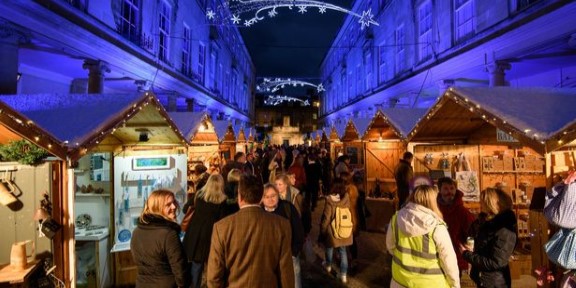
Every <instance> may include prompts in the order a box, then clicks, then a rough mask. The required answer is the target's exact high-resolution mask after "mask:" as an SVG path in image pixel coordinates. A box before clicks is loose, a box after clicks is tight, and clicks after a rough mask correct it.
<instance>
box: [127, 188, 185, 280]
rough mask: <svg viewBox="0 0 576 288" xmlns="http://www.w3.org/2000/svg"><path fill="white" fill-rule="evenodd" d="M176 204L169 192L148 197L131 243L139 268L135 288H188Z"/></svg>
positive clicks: (157, 192) (152, 194)
mask: <svg viewBox="0 0 576 288" xmlns="http://www.w3.org/2000/svg"><path fill="white" fill-rule="evenodd" d="M177 211H178V203H177V202H176V200H175V198H174V193H172V191H169V190H156V191H154V192H152V193H151V194H150V196H149V197H148V200H147V201H146V204H145V206H144V210H143V211H142V214H141V215H140V218H139V221H138V227H136V229H134V235H133V236H132V240H131V242H130V251H131V252H132V257H133V258H134V262H136V265H137V266H138V274H137V276H136V287H166V288H172V287H188V285H190V271H189V270H188V269H187V267H186V255H185V253H184V247H182V243H181V242H180V237H179V234H180V225H179V224H178V223H176V213H177Z"/></svg>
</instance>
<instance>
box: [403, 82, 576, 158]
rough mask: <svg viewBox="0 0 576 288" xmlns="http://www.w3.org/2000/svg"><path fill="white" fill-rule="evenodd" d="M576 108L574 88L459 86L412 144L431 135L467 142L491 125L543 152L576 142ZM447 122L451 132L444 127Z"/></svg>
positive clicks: (431, 112)
mask: <svg viewBox="0 0 576 288" xmlns="http://www.w3.org/2000/svg"><path fill="white" fill-rule="evenodd" d="M574 107H576V89H574V88H541V87H522V88H516V87H454V88H451V89H449V90H448V91H447V93H445V94H444V95H443V96H442V97H440V98H439V99H438V101H437V102H436V103H435V104H434V105H433V106H432V107H431V108H430V109H429V110H428V111H427V112H426V115H425V116H424V117H423V118H422V121H421V122H419V123H418V126H417V127H415V128H414V129H413V130H412V132H411V136H410V139H416V140H418V139H422V138H427V137H428V138H429V136H430V135H431V134H430V133H435V134H436V136H437V137H445V138H446V137H451V136H456V137H463V136H466V135H467V134H466V133H470V132H471V131H474V129H478V127H479V125H482V123H489V124H491V125H493V126H495V127H497V128H499V129H501V130H503V131H505V132H507V133H509V134H510V135H511V136H512V137H514V138H516V139H518V140H519V141H521V142H523V143H525V144H527V145H530V146H531V147H532V148H534V149H535V150H537V151H539V152H542V153H544V152H545V151H552V150H554V149H556V148H557V147H559V146H561V145H562V143H568V142H570V141H572V140H574V139H575V138H576V133H575V132H574V131H575V128H576V109H574ZM455 114H459V115H455ZM463 114H467V116H466V115H463ZM465 117H467V119H468V121H463V119H464V118H465ZM450 119H452V120H450ZM440 122H442V123H443V125H440V124H439V123H440ZM448 122H450V125H452V127H450V129H447V128H442V127H446V125H448Z"/></svg>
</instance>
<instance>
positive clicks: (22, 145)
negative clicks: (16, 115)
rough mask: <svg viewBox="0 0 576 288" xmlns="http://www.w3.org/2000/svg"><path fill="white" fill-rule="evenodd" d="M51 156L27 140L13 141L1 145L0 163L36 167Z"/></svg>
mask: <svg viewBox="0 0 576 288" xmlns="http://www.w3.org/2000/svg"><path fill="white" fill-rule="evenodd" d="M49 155H50V154H48V152H46V150H44V149H42V148H40V147H38V146H36V145H34V144H32V143H31V142H30V141H27V140H17V141H12V142H10V143H8V144H6V145H0V161H18V163H20V164H24V165H32V166H36V165H39V164H41V163H42V162H43V161H44V159H46V157H48V156H49Z"/></svg>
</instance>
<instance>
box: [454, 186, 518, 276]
mask: <svg viewBox="0 0 576 288" xmlns="http://www.w3.org/2000/svg"><path fill="white" fill-rule="evenodd" d="M480 210H481V212H482V214H483V215H481V216H480V217H479V218H482V219H485V221H484V222H483V223H482V224H480V228H479V229H478V234H477V235H476V237H475V239H474V248H471V247H465V246H463V245H460V251H462V256H463V257H464V259H465V260H466V261H468V262H469V263H470V264H471V265H472V270H471V271H470V278H472V280H474V282H475V283H476V285H478V287H511V285H512V278H511V276H510V267H509V266H508V262H509V259H510V256H512V252H514V247H515V246H516V239H517V238H518V234H517V230H516V229H517V222H516V215H515V214H514V211H512V198H511V197H510V196H509V195H508V194H506V192H504V191H502V190H501V189H497V188H487V189H486V190H484V191H482V192H481V193H480Z"/></svg>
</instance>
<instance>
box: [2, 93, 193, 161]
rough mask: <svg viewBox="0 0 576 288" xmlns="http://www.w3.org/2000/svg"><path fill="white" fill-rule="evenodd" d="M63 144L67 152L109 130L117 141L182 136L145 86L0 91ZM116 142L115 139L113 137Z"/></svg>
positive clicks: (170, 140)
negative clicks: (110, 90)
mask: <svg viewBox="0 0 576 288" xmlns="http://www.w3.org/2000/svg"><path fill="white" fill-rule="evenodd" d="M0 100H2V101H5V102H6V103H7V104H8V105H10V106H11V107H13V108H14V109H15V110H17V111H19V112H20V113H22V114H24V115H26V116H27V117H28V118H30V119H31V120H32V121H34V122H36V123H38V124H39V125H40V126H41V127H43V128H44V129H46V130H47V131H49V132H50V133H51V134H53V135H54V136H55V137H56V138H57V139H59V140H60V141H62V143H64V145H65V146H67V147H68V150H69V154H70V155H71V156H70V158H71V159H72V160H76V159H77V158H79V157H81V155H80V154H83V153H85V151H86V150H88V149H90V148H92V147H93V146H96V145H99V144H100V143H101V142H102V140H104V138H106V137H107V136H108V135H110V134H114V141H117V142H118V143H120V144H134V145H136V144H139V143H141V142H142V140H143V138H141V135H142V134H143V133H145V134H147V137H146V138H145V139H146V140H147V141H146V144H180V145H183V144H184V143H185V141H186V140H185V138H184V136H183V135H182V133H181V132H180V131H179V130H178V128H177V127H176V124H174V123H173V122H172V120H170V117H168V114H167V113H166V110H164V108H163V107H162V105H161V104H160V103H159V102H158V99H157V98H156V96H155V95H153V94H152V93H150V92H146V93H140V94H33V95H26V94H21V95H17V96H15V97H14V96H0ZM116 144H117V143H116Z"/></svg>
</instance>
